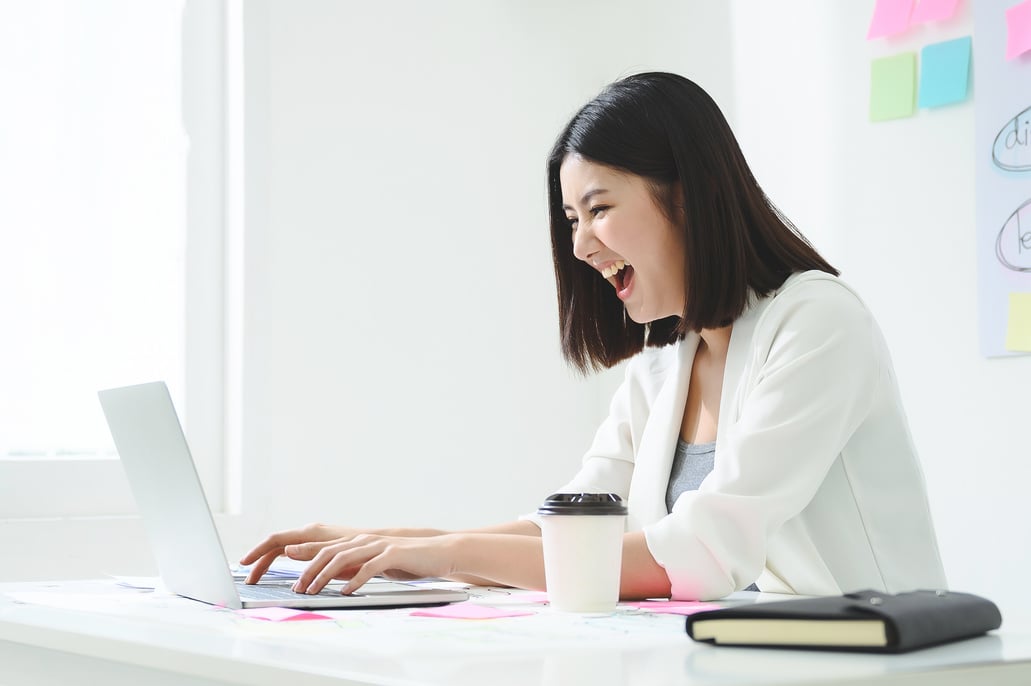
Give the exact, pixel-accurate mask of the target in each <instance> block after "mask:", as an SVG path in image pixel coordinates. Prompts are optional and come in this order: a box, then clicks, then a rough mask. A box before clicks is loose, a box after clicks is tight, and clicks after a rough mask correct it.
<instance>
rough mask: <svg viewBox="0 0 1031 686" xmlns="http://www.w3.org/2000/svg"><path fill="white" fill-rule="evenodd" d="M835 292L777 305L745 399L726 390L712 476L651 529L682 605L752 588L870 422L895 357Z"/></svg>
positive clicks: (847, 298) (858, 310) (755, 341)
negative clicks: (775, 544)
mask: <svg viewBox="0 0 1031 686" xmlns="http://www.w3.org/2000/svg"><path fill="white" fill-rule="evenodd" d="M827 283H828V282H818V283H815V284H801V285H799V286H797V287H796V288H795V289H792V290H796V291H798V292H795V293H792V295H791V297H790V298H786V297H783V295H782V296H779V297H777V298H775V299H774V300H773V302H771V304H770V305H769V307H768V308H767V311H766V312H765V313H764V314H763V315H762V316H761V319H760V321H759V322H758V323H757V325H756V329H755V331H754V333H753V338H752V341H751V351H750V357H751V359H750V362H749V363H748V364H747V365H746V367H745V369H746V372H745V373H744V374H743V375H742V377H741V381H740V382H739V385H738V387H737V388H736V389H733V391H734V392H733V393H731V395H729V396H727V394H726V392H727V389H724V397H725V398H726V397H729V398H732V399H734V402H735V405H736V407H735V409H736V410H737V411H736V412H732V413H731V414H732V415H734V416H735V418H734V420H733V421H732V422H731V423H730V424H729V425H726V426H724V425H723V422H722V418H721V426H720V434H721V435H720V436H719V437H718V442H717V453H716V461H715V465H714V468H713V471H712V472H711V473H710V474H709V475H708V476H707V477H706V478H705V479H704V480H703V482H702V484H701V485H700V486H699V488H698V490H697V491H693V492H688V493H684V494H683V495H682V496H681V497H680V498H679V499H678V500H677V502H676V504H675V506H674V508H673V511H672V512H671V513H670V515H668V516H667V517H665V518H663V519H661V520H659V521H658V522H655V523H654V524H651V525H649V526H647V527H645V536H646V538H647V541H648V547H649V549H650V551H651V553H652V555H653V556H654V557H655V559H656V561H657V562H658V563H659V564H660V565H662V566H663V567H664V568H665V569H666V572H667V574H668V576H669V578H670V582H671V587H672V595H673V597H674V598H682V599H712V598H720V597H723V596H725V595H727V594H728V593H731V592H733V591H735V590H740V589H742V588H745V587H747V586H748V585H749V584H751V583H752V582H754V581H755V580H756V578H757V577H758V576H759V574H760V573H761V572H762V570H763V568H764V566H765V562H766V541H767V540H768V539H769V537H770V535H771V534H772V533H774V532H775V531H776V530H777V529H778V528H779V527H780V526H781V525H782V524H783V523H784V522H786V521H787V520H788V519H790V518H792V517H794V516H795V515H797V514H799V513H800V512H801V511H802V510H803V509H804V508H805V507H806V505H807V504H808V503H809V502H810V500H811V499H812V498H813V496H814V495H815V493H816V492H817V490H818V489H819V487H820V485H821V483H822V482H823V479H824V477H825V475H826V474H827V471H828V470H829V468H830V466H831V465H832V463H833V462H834V460H835V459H836V458H837V456H838V455H839V453H840V452H841V451H842V449H843V447H844V446H845V444H846V443H847V442H848V440H849V437H850V436H851V435H852V434H853V433H854V432H855V430H856V428H857V427H858V426H859V425H860V424H861V423H862V422H863V420H864V418H865V417H866V416H867V415H868V413H869V412H870V409H871V407H872V404H873V399H874V397H875V390H876V388H877V385H878V384H879V383H880V379H881V376H882V374H883V373H886V365H885V363H884V361H885V356H886V355H887V351H886V350H884V349H883V345H884V344H883V342H882V340H881V338H880V334H879V331H878V330H877V328H876V325H875V324H874V322H873V320H872V319H871V317H870V315H869V313H868V311H867V310H866V308H865V306H864V305H863V304H862V303H861V302H860V301H859V299H858V298H857V297H856V296H855V295H854V294H853V293H852V292H851V291H849V290H847V289H846V288H845V287H844V286H842V285H838V284H833V285H830V286H828V285H827ZM724 402H725V403H726V402H727V401H724ZM727 411H728V408H726V407H724V408H722V409H721V412H727Z"/></svg>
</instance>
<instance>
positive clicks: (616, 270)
mask: <svg viewBox="0 0 1031 686" xmlns="http://www.w3.org/2000/svg"><path fill="white" fill-rule="evenodd" d="M601 275H602V276H603V277H605V280H606V281H608V282H609V283H611V284H612V285H613V286H614V287H615V289H616V292H617V293H619V292H622V291H625V290H626V288H627V286H629V285H630V281H631V280H632V279H633V278H634V268H633V267H632V266H630V265H629V264H627V263H626V262H624V261H623V260H617V261H616V262H613V263H612V264H611V265H609V266H608V267H606V268H605V269H603V270H602V272H601Z"/></svg>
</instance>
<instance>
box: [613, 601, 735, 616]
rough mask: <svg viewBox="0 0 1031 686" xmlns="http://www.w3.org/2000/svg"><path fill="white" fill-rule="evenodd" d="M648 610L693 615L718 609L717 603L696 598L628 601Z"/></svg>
mask: <svg viewBox="0 0 1031 686" xmlns="http://www.w3.org/2000/svg"><path fill="white" fill-rule="evenodd" d="M627 605H629V606H630V607H636V608H639V609H641V610H646V611H648V612H659V613H662V614H668V615H693V614H694V613H695V612H702V611H704V610H718V609H720V606H719V605H717V604H716V603H703V602H699V601H695V600H645V601H642V602H640V603H627Z"/></svg>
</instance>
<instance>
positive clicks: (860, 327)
mask: <svg viewBox="0 0 1031 686" xmlns="http://www.w3.org/2000/svg"><path fill="white" fill-rule="evenodd" d="M548 193H549V203H550V214H551V234H552V250H553V259H554V263H555V274H556V279H557V282H558V298H559V316H560V324H561V332H562V346H563V351H564V354H565V356H566V358H567V360H569V361H570V363H571V364H573V365H574V366H576V367H578V368H579V369H581V370H583V371H586V370H589V369H595V368H599V367H611V366H612V365H614V364H616V363H618V362H620V361H623V360H626V359H630V361H629V363H628V364H627V367H626V378H625V380H624V383H623V385H622V386H621V387H620V389H619V390H618V391H617V393H616V395H615V397H614V398H613V401H612V405H611V409H610V414H609V416H608V418H607V419H606V420H605V422H604V423H603V424H602V426H601V427H600V428H599V430H598V432H597V435H596V436H595V440H594V443H593V445H592V446H591V448H590V450H588V452H587V454H586V455H585V457H584V461H583V466H582V468H581V470H580V472H579V473H578V474H577V475H576V476H575V477H574V478H573V480H572V481H571V482H570V483H569V484H567V485H566V486H565V487H563V488H562V489H560V490H561V491H564V492H598V491H602V492H614V493H618V494H620V495H621V496H622V497H623V498H624V499H626V500H627V506H628V509H629V516H628V527H627V528H628V531H627V533H626V534H625V535H624V543H623V568H622V575H621V590H620V595H621V597H622V598H624V599H630V598H644V597H673V598H682V599H711V598H719V597H722V596H725V595H726V594H728V593H731V592H733V591H735V590H741V589H745V588H758V589H759V590H762V591H770V592H781V593H800V594H812V595H821V594H837V593H843V592H848V591H852V590H857V589H861V588H873V589H880V590H883V591H887V592H898V591H901V590H907V589H912V588H918V587H924V588H938V587H944V585H945V578H944V573H943V570H942V566H941V561H940V557H939V554H938V549H937V543H936V540H935V535H934V529H933V525H932V522H931V517H930V513H929V508H928V504H927V498H926V493H925V488H924V482H923V476H922V474H921V471H920V466H919V463H918V460H917V457H916V454H915V451H914V448H913V445H912V441H911V439H910V436H909V431H908V428H907V424H906V419H905V415H904V412H903V410H902V406H901V403H900V400H899V394H898V389H897V384H896V380H895V377H894V373H893V371H892V367H891V361H890V357H889V354H888V350H887V347H886V345H885V343H884V341H883V339H882V338H881V334H880V332H879V330H878V328H877V326H876V324H875V322H874V321H873V319H872V317H871V316H870V314H869V312H868V311H867V309H866V307H865V306H864V305H863V303H862V301H861V300H860V299H859V298H858V296H857V295H856V294H855V293H854V292H853V291H852V290H851V289H850V288H849V287H848V286H847V285H845V284H844V283H843V282H841V281H840V280H839V279H838V278H837V274H838V273H837V271H836V270H835V269H834V268H833V267H832V266H831V265H829V264H828V263H827V262H826V261H825V260H824V259H823V258H822V257H820V255H819V254H818V253H817V252H816V251H815V250H814V249H813V248H812V246H810V245H809V244H808V243H807V242H806V241H805V239H804V238H802V237H801V236H800V235H799V234H798V232H797V231H796V230H795V229H794V227H793V226H792V225H791V224H790V222H788V221H787V220H786V219H785V218H784V217H783V216H781V215H780V213H779V212H778V211H777V210H776V209H775V208H774V207H773V206H772V205H771V204H770V202H769V201H768V200H767V198H766V196H765V195H764V194H763V192H762V190H761V189H760V188H759V186H758V184H757V183H756V182H755V179H754V178H753V177H752V174H751V171H750V170H749V168H748V166H747V164H746V162H745V160H744V157H743V155H742V154H741V151H740V149H739V147H738V145H737V142H736V140H735V139H734V136H733V134H732V132H731V131H730V128H729V126H728V124H727V122H726V120H725V119H724V117H723V115H722V114H721V113H720V111H719V108H718V107H717V106H716V104H715V103H714V102H713V101H712V100H711V98H709V96H708V95H707V94H706V93H705V92H704V91H703V90H702V89H701V88H699V87H698V86H697V85H696V84H694V83H693V82H691V81H689V80H687V79H685V78H683V77H680V76H676V75H674V74H665V73H649V74H639V75H635V76H631V77H628V78H625V79H623V80H621V81H618V82H616V83H614V84H612V85H610V86H609V87H608V88H606V89H605V90H604V91H603V92H602V93H601V94H600V95H598V97H596V98H595V99H594V100H592V101H591V102H589V103H588V104H587V105H585V106H584V107H583V109H581V110H580V111H579V112H578V113H577V114H576V115H575V116H574V117H573V119H572V120H571V121H570V123H569V124H568V125H567V126H566V128H565V129H564V130H563V132H562V133H561V135H560V136H559V138H558V140H557V142H556V144H555V147H554V149H553V150H552V152H551V155H550V157H549V160H548ZM284 553H285V554H287V555H289V556H290V557H293V558H295V559H300V560H308V559H311V560H312V565H311V566H310V567H309V569H308V571H307V572H305V573H304V574H303V575H302V576H301V578H300V579H299V580H298V583H297V585H296V589H297V590H299V591H301V592H308V593H316V592H318V591H319V590H320V589H321V588H322V587H323V586H325V584H326V583H328V582H329V581H330V580H331V579H334V578H349V579H350V582H349V583H348V585H347V586H346V587H345V588H344V592H345V593H347V592H351V591H353V590H354V589H356V588H357V587H358V586H360V585H361V584H362V583H364V582H365V581H366V580H368V579H369V578H370V577H371V576H373V575H376V574H387V575H388V576H393V577H399V578H411V577H420V576H437V577H447V578H452V579H458V580H464V581H470V582H474V583H490V584H505V585H511V586H516V587H523V588H536V589H540V588H544V567H543V560H542V552H541V542H540V530H539V527H538V525H537V524H536V523H535V522H534V519H533V517H527V518H523V519H521V520H519V521H515V522H510V523H508V524H503V525H500V526H496V527H490V528H486V529H481V530H477V531H469V532H456V533H446V532H440V531H435V530H421V529H406V530H380V531H359V530H355V529H349V528H345V527H332V526H324V525H311V526H308V527H305V528H302V529H297V530H293V531H287V532H282V533H278V534H274V535H272V536H270V537H269V538H268V539H266V540H265V541H263V542H262V543H261V544H259V545H258V546H257V547H256V548H255V549H254V550H252V551H251V552H250V553H248V554H247V555H246V556H245V557H244V558H243V559H242V560H241V562H242V563H244V564H250V563H254V568H253V570H252V572H251V575H250V578H249V581H250V582H254V581H256V580H257V578H258V577H260V575H261V574H262V573H263V572H264V571H265V570H266V569H267V568H268V566H269V564H271V562H272V561H273V560H274V559H275V557H276V556H277V555H280V554H284Z"/></svg>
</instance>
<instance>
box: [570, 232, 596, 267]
mask: <svg viewBox="0 0 1031 686" xmlns="http://www.w3.org/2000/svg"><path fill="white" fill-rule="evenodd" d="M599 247H600V245H599V243H598V239H597V237H596V236H595V235H594V232H593V231H591V230H590V229H589V228H587V227H577V229H576V232H574V233H573V256H574V257H576V259H578V260H582V261H584V262H587V261H589V260H590V259H591V255H594V254H595V253H597V252H598V249H599Z"/></svg>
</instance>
